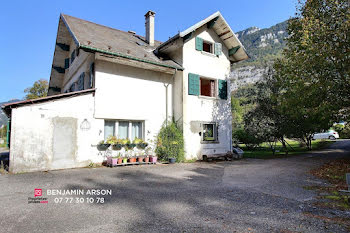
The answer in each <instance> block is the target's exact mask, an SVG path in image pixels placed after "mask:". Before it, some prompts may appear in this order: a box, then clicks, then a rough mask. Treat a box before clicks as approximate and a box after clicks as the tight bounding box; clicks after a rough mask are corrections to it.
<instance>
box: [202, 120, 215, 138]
mask: <svg viewBox="0 0 350 233" xmlns="http://www.w3.org/2000/svg"><path fill="white" fill-rule="evenodd" d="M202 129H203V132H202V141H203V142H218V130H217V124H216V123H204V124H203V125H202Z"/></svg>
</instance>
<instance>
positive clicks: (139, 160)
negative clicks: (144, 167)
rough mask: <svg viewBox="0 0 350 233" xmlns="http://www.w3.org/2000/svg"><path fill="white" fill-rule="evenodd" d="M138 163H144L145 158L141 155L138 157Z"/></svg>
mask: <svg viewBox="0 0 350 233" xmlns="http://www.w3.org/2000/svg"><path fill="white" fill-rule="evenodd" d="M137 162H139V163H142V162H143V156H142V154H141V153H140V154H139V155H138V156H137Z"/></svg>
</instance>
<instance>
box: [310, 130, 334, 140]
mask: <svg viewBox="0 0 350 233" xmlns="http://www.w3.org/2000/svg"><path fill="white" fill-rule="evenodd" d="M337 138H339V134H338V133H337V132H336V131H334V130H328V131H327V132H324V133H315V134H314V137H313V139H314V140H316V139H331V140H335V139H337Z"/></svg>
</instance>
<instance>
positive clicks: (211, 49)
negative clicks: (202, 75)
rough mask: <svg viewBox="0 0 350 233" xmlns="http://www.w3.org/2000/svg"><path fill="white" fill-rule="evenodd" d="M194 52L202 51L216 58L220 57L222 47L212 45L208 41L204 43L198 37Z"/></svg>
mask: <svg viewBox="0 0 350 233" xmlns="http://www.w3.org/2000/svg"><path fill="white" fill-rule="evenodd" d="M196 50H198V51H204V52H207V53H213V54H215V55H216V56H220V55H221V53H222V45H221V43H212V42H209V41H205V40H203V39H202V38H200V37H198V36H197V37H196Z"/></svg>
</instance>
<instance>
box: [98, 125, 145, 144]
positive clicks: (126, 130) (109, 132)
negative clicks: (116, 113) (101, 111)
mask: <svg viewBox="0 0 350 233" xmlns="http://www.w3.org/2000/svg"><path fill="white" fill-rule="evenodd" d="M143 124H144V122H143V121H125V120H120V121H119V120H105V127H104V138H105V140H106V139H107V138H108V137H109V136H116V137H117V138H119V139H129V140H130V141H133V140H134V139H135V138H140V139H144V135H143Z"/></svg>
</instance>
